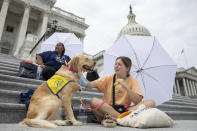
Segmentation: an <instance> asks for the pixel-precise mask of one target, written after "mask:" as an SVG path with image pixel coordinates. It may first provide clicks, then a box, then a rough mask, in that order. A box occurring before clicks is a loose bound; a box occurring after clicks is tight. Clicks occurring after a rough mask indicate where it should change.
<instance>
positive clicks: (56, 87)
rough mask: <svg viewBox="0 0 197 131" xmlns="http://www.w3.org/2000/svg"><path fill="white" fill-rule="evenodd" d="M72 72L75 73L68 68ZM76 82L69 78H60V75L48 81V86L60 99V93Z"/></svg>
mask: <svg viewBox="0 0 197 131" xmlns="http://www.w3.org/2000/svg"><path fill="white" fill-rule="evenodd" d="M67 69H69V70H70V71H72V72H74V71H73V70H71V69H70V68H69V67H67ZM73 81H74V80H68V79H67V78H65V77H63V76H60V75H54V76H52V77H51V78H50V79H49V80H47V82H46V85H47V87H48V88H49V90H50V91H51V93H52V94H53V95H56V96H57V97H58V98H60V97H59V95H58V93H59V92H60V91H61V90H62V89H63V88H64V87H65V86H66V85H68V84H69V83H70V82H73Z"/></svg>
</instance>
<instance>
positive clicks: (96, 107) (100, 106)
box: [81, 102, 104, 110]
mask: <svg viewBox="0 0 197 131" xmlns="http://www.w3.org/2000/svg"><path fill="white" fill-rule="evenodd" d="M103 104H104V102H101V104H99V105H98V106H97V107H96V108H95V109H90V108H88V107H87V106H85V105H84V104H81V105H82V106H83V107H84V108H85V109H87V110H97V109H98V108H100V107H101V106H102V105H103Z"/></svg>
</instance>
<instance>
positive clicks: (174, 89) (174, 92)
mask: <svg viewBox="0 0 197 131" xmlns="http://www.w3.org/2000/svg"><path fill="white" fill-rule="evenodd" d="M173 94H174V95H176V94H177V91H176V84H174V85H173Z"/></svg>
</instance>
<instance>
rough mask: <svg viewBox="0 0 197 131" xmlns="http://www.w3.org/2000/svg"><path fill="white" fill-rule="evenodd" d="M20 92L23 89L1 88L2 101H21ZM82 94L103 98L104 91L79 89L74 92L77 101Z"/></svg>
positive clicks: (85, 96)
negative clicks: (80, 90)
mask: <svg viewBox="0 0 197 131" xmlns="http://www.w3.org/2000/svg"><path fill="white" fill-rule="evenodd" d="M23 93H26V92H23ZM20 94H21V91H12V90H3V89H0V102H4V103H19V99H20ZM80 94H81V97H82V98H93V97H97V98H102V96H103V94H102V93H97V92H88V91H82V92H81V93H80V92H79V91H77V92H76V93H75V94H74V100H76V101H77V100H79V96H80ZM88 100H89V99H88ZM78 104H79V102H78Z"/></svg>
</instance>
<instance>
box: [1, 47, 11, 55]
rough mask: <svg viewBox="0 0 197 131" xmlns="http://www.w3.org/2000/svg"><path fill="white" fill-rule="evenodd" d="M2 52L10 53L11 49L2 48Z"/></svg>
mask: <svg viewBox="0 0 197 131" xmlns="http://www.w3.org/2000/svg"><path fill="white" fill-rule="evenodd" d="M1 53H3V54H9V49H6V48H1Z"/></svg>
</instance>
